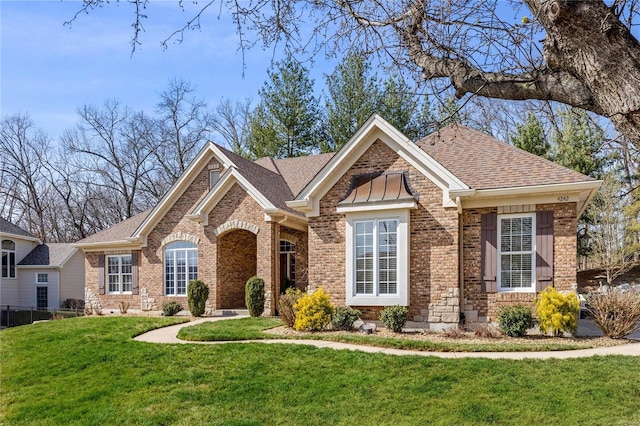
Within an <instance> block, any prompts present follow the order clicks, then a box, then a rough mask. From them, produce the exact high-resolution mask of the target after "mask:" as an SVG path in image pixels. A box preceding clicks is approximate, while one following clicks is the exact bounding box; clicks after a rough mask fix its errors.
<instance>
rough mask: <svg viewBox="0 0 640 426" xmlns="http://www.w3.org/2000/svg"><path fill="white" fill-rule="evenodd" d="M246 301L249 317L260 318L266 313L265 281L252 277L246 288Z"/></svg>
mask: <svg viewBox="0 0 640 426" xmlns="http://www.w3.org/2000/svg"><path fill="white" fill-rule="evenodd" d="M244 301H245V303H246V305H247V309H248V310H249V315H251V316H252V317H259V316H260V315H262V313H263V312H264V280H263V279H262V278H259V277H251V278H249V280H248V281H247V284H246V286H245V293H244Z"/></svg>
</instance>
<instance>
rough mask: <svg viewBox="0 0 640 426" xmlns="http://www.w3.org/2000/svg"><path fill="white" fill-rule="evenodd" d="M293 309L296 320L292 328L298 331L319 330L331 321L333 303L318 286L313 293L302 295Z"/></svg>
mask: <svg viewBox="0 0 640 426" xmlns="http://www.w3.org/2000/svg"><path fill="white" fill-rule="evenodd" d="M293 310H294V312H295V313H296V320H295V322H294V324H293V328H294V329H295V330H298V331H320V330H323V329H325V328H326V327H327V325H329V323H330V322H331V314H332V313H333V305H332V304H331V302H330V301H329V296H328V295H327V294H326V293H325V292H324V291H323V290H322V288H319V289H318V290H316V291H315V292H313V294H305V295H303V296H302V297H301V298H300V299H298V301H297V302H296V304H295V305H293Z"/></svg>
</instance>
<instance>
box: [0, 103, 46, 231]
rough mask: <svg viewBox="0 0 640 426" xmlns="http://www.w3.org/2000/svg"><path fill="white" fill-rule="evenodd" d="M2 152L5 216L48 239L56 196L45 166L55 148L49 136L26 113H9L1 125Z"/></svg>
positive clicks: (0, 187) (1, 189) (0, 167)
mask: <svg viewBox="0 0 640 426" xmlns="http://www.w3.org/2000/svg"><path fill="white" fill-rule="evenodd" d="M0 152H1V153H2V155H1V156H0V157H1V159H0V176H2V184H1V185H0V196H2V198H3V199H4V200H3V201H2V203H1V204H2V207H3V210H2V211H1V213H2V215H3V217H7V218H8V219H10V220H12V221H14V222H16V223H18V224H19V225H22V226H24V227H25V228H26V229H27V230H28V231H30V232H32V233H33V234H34V235H36V236H38V237H39V238H40V239H41V240H43V241H47V237H48V235H49V232H48V231H49V229H48V226H47V220H46V214H47V210H48V209H50V208H51V204H52V197H51V191H50V187H49V185H48V181H47V180H46V176H45V174H44V169H45V166H46V165H47V162H48V156H49V155H50V152H51V141H50V139H49V137H48V136H47V135H46V134H45V133H44V132H42V131H41V130H39V129H36V128H35V126H34V124H33V122H32V121H31V119H30V118H29V117H28V116H26V115H14V116H10V117H6V118H4V119H3V120H2V123H1V125H0Z"/></svg>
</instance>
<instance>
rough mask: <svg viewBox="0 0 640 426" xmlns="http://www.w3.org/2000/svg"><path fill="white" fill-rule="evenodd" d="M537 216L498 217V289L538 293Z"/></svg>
mask: <svg viewBox="0 0 640 426" xmlns="http://www.w3.org/2000/svg"><path fill="white" fill-rule="evenodd" d="M535 229H536V223H535V214H515V215H500V216H498V262H499V263H498V277H497V278H498V290H499V291H519V292H529V291H531V292H533V291H535V288H536V286H535V283H536V279H535V270H536V267H535V253H536V249H535V241H536V239H535Z"/></svg>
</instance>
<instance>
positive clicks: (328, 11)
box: [71, 0, 640, 146]
mask: <svg viewBox="0 0 640 426" xmlns="http://www.w3.org/2000/svg"><path fill="white" fill-rule="evenodd" d="M107 3H109V2H108V1H107V0H85V1H84V2H83V6H82V7H81V10H79V11H78V13H77V14H76V16H75V17H72V18H71V21H73V20H74V19H77V17H78V16H79V15H80V14H82V13H83V12H87V13H88V12H91V11H92V10H93V9H95V8H97V7H101V6H104V5H105V4H107ZM129 3H131V5H132V6H133V7H134V12H133V28H134V34H133V37H132V42H133V46H134V48H135V46H136V44H137V43H139V42H140V36H141V34H142V30H141V29H142V23H143V22H144V19H145V18H146V17H147V16H148V12H147V11H146V10H145V9H148V8H151V7H152V2H150V1H149V0H129ZM176 5H177V6H178V7H181V8H185V7H186V5H185V4H184V3H183V2H182V1H178V2H176ZM639 6H640V2H639V1H638V0H520V1H516V0H514V1H510V2H508V3H507V2H504V0H471V1H470V0H438V1H435V0H397V1H393V2H389V1H382V0H284V1H273V0H257V1H252V2H238V1H228V0H207V1H204V2H198V3H197V5H196V6H195V9H194V10H193V12H192V14H191V17H190V18H188V20H187V21H186V22H185V24H184V26H183V27H181V28H177V29H175V31H173V32H171V31H172V30H171V29H169V30H168V33H169V36H168V38H167V40H165V43H166V42H168V41H169V40H178V41H182V38H183V36H184V35H185V33H186V31H187V30H190V29H194V28H200V18H201V17H202V16H203V15H204V14H207V13H217V14H223V13H224V14H229V15H230V16H231V17H232V19H233V22H234V24H235V26H236V31H237V33H238V36H239V44H240V47H241V49H245V48H247V47H250V46H252V45H253V44H255V43H258V42H260V43H261V44H263V45H268V46H272V45H274V44H277V43H281V44H283V45H284V47H285V48H286V49H287V50H290V51H296V52H299V53H306V54H310V55H314V54H316V53H318V52H327V51H328V52H329V53H331V52H333V51H334V50H333V49H336V50H343V49H345V48H348V47H351V46H353V45H357V46H359V47H360V48H362V49H363V50H365V51H369V52H377V53H379V54H380V56H381V57H382V58H383V59H384V62H386V63H388V64H389V63H390V64H395V65H397V66H399V67H401V68H402V69H403V70H411V71H413V72H414V73H415V75H416V77H417V78H418V80H420V81H430V82H433V83H434V84H436V85H440V86H443V85H445V86H446V85H450V86H452V87H453V89H454V90H455V93H456V95H457V96H458V97H463V96H467V95H477V96H483V97H488V98H496V99H508V100H527V99H536V100H543V101H556V102H560V103H564V104H567V105H571V106H574V107H579V108H583V109H585V110H588V111H592V112H594V113H596V114H599V115H602V116H605V117H608V118H610V119H611V120H612V122H613V123H614V124H615V126H616V129H617V130H618V131H619V132H620V133H622V134H624V135H625V136H626V137H627V138H628V139H629V140H631V141H633V143H634V144H636V146H640V44H639V43H638V40H637V39H636V38H635V37H634V35H633V34H632V29H633V28H634V27H633V25H634V20H635V19H637V15H638V8H639Z"/></svg>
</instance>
